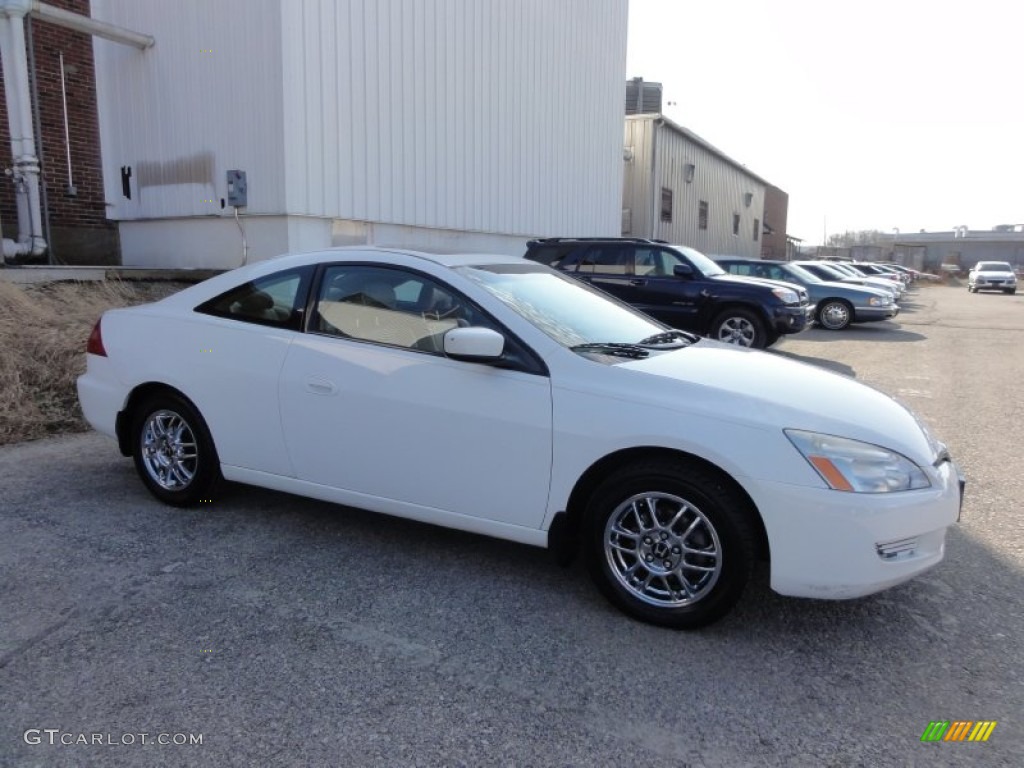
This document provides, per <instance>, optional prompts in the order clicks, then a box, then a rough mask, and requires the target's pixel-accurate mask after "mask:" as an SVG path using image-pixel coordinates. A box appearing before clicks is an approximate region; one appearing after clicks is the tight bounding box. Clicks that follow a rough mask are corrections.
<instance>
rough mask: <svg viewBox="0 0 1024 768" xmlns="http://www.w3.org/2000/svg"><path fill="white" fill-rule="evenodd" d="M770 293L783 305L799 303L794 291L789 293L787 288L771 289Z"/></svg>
mask: <svg viewBox="0 0 1024 768" xmlns="http://www.w3.org/2000/svg"><path fill="white" fill-rule="evenodd" d="M772 293H774V294H775V297H776V298H777V299H778V300H779V301H781V302H782V303H783V304H799V303H800V297H799V296H797V295H796V291H791V290H790V289H789V288H781V287H780V288H772Z"/></svg>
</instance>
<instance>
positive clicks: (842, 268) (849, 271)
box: [828, 264, 864, 277]
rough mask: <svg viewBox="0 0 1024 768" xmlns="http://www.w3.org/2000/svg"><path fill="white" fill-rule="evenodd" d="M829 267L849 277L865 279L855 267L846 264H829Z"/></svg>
mask: <svg viewBox="0 0 1024 768" xmlns="http://www.w3.org/2000/svg"><path fill="white" fill-rule="evenodd" d="M828 266H830V267H832V269H834V270H836V271H838V272H842V273H843V274H844V275H846V276H847V277H864V275H862V274H861V273H860V272H858V271H857V270H856V269H854V268H853V267H848V266H846V265H845V264H829V265H828Z"/></svg>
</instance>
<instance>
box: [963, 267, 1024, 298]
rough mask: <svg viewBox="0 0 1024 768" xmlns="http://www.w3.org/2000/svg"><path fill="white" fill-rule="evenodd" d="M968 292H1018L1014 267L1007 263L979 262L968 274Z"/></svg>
mask: <svg viewBox="0 0 1024 768" xmlns="http://www.w3.org/2000/svg"><path fill="white" fill-rule="evenodd" d="M967 290H968V291H970V292H971V293H977V292H978V291H1002V292H1003V293H1011V294H1012V293H1016V292H1017V275H1016V274H1014V271H1013V267H1011V266H1010V264H1009V263H1008V262H1005V261H979V262H978V263H977V264H975V265H974V269H972V270H971V271H970V272H968V273H967Z"/></svg>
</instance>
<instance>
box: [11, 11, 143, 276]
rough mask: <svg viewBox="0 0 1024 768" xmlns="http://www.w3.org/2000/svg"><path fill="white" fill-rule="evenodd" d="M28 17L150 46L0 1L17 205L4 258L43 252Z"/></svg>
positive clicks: (68, 17) (126, 33)
mask: <svg viewBox="0 0 1024 768" xmlns="http://www.w3.org/2000/svg"><path fill="white" fill-rule="evenodd" d="M29 14H31V15H32V16H34V17H36V18H39V19H41V20H43V21H47V22H50V23H52V24H56V25H57V26H60V27H65V28H67V29H73V30H75V31H78V32H83V33H85V34H87V35H95V36H98V37H103V38H106V39H107V40H112V41H114V42H117V43H124V44H125V45H132V46H135V47H136V48H139V49H140V50H145V49H146V48H149V47H151V46H152V45H154V44H155V42H156V40H155V39H154V38H153V37H152V36H151V35H144V34H141V33H139V32H133V31H132V30H130V29H124V28H123V27H118V26H116V25H114V24H108V23H106V22H103V21H97V20H96V19H92V18H90V17H88V16H82V15H80V14H77V13H72V12H70V11H65V10H63V9H61V8H54V7H53V6H49V5H46V4H45V3H42V2H40V1H39V0H0V39H2V40H3V42H4V44H2V45H0V54H2V56H3V69H4V84H5V91H6V96H7V119H8V122H9V123H10V132H11V154H12V156H13V158H14V168H13V169H12V172H11V176H12V179H13V181H14V184H15V190H16V199H17V204H18V242H17V243H15V242H12V241H10V240H8V241H0V242H2V250H3V254H4V256H8V255H11V256H17V255H25V254H32V255H40V254H42V253H44V252H45V251H46V250H47V243H46V240H45V239H44V238H43V237H42V236H41V232H42V217H41V212H40V194H39V193H40V178H39V159H38V157H37V155H36V147H35V138H34V133H33V125H32V98H31V92H30V89H29V84H28V63H27V61H26V47H25V42H26V41H25V19H26V18H27V16H28V15H29Z"/></svg>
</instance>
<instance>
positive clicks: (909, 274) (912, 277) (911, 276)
mask: <svg viewBox="0 0 1024 768" xmlns="http://www.w3.org/2000/svg"><path fill="white" fill-rule="evenodd" d="M878 266H880V267H887V268H889V269H894V270H896V271H897V272H902V273H903V274H904V275H906V280H904V282H905V283H913V282H917V281H918V280H920V279H921V273H920V272H918V271H917V270H916V269H912V268H911V267H906V266H904V265H902V264H892V263H884V264H879V265H878Z"/></svg>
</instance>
